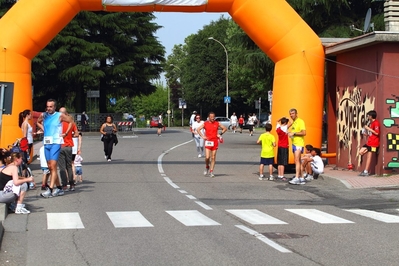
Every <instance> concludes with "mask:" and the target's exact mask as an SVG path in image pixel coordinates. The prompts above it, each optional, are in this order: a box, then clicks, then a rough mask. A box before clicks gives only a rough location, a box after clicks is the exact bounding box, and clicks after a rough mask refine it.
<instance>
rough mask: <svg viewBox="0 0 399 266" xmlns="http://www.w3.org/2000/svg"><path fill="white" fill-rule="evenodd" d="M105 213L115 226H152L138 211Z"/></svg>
mask: <svg viewBox="0 0 399 266" xmlns="http://www.w3.org/2000/svg"><path fill="white" fill-rule="evenodd" d="M107 215H108V217H109V219H110V220H111V222H112V223H113V225H114V226H115V227H116V228H127V227H154V226H153V225H152V224H151V223H150V222H149V221H148V220H147V219H146V218H145V217H144V216H143V215H142V214H141V213H140V212H138V211H131V212H107Z"/></svg>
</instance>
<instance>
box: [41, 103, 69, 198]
mask: <svg viewBox="0 0 399 266" xmlns="http://www.w3.org/2000/svg"><path fill="white" fill-rule="evenodd" d="M55 110H56V102H55V100H53V99H49V100H47V104H46V112H44V113H42V114H41V115H40V116H39V118H38V119H37V125H38V126H39V127H40V128H41V129H42V130H43V133H44V136H43V145H44V153H45V155H46V160H47V165H48V168H49V170H50V175H51V176H50V186H49V187H48V188H47V190H46V191H45V192H43V193H41V194H40V196H42V197H44V198H51V197H53V196H61V195H63V190H62V186H61V184H60V180H59V178H58V173H57V160H58V156H59V154H60V151H61V144H63V143H64V137H65V136H66V135H68V133H69V132H70V130H71V128H72V125H73V118H72V116H67V115H65V114H63V113H60V112H56V111H55ZM62 122H66V123H68V124H69V125H68V129H67V131H66V132H64V133H62ZM54 185H56V186H57V187H56V188H55V189H53V188H54Z"/></svg>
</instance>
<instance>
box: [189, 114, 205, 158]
mask: <svg viewBox="0 0 399 266" xmlns="http://www.w3.org/2000/svg"><path fill="white" fill-rule="evenodd" d="M203 124H204V121H202V120H201V116H200V115H196V116H195V121H194V122H193V123H192V125H191V127H192V132H193V134H194V141H195V146H196V147H197V153H198V158H201V157H204V156H205V154H204V139H203V138H201V136H200V135H199V134H198V132H197V128H199V127H200V126H202V125H203ZM202 134H204V130H203V129H202Z"/></svg>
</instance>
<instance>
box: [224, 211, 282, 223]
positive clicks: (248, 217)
mask: <svg viewBox="0 0 399 266" xmlns="http://www.w3.org/2000/svg"><path fill="white" fill-rule="evenodd" d="M226 211H227V212H229V213H231V214H233V215H235V216H237V217H238V218H240V219H242V220H244V221H246V222H248V223H250V224H254V225H255V224H287V223H286V222H283V221H281V220H279V219H277V218H274V217H272V216H270V215H268V214H266V213H263V212H261V211H258V210H253V209H252V210H226Z"/></svg>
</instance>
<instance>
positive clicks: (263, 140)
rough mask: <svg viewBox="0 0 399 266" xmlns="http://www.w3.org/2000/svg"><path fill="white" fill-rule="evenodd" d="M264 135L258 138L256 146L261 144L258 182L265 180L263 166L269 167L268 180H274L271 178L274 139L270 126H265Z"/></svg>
mask: <svg viewBox="0 0 399 266" xmlns="http://www.w3.org/2000/svg"><path fill="white" fill-rule="evenodd" d="M265 130H266V133H263V134H262V135H260V136H259V139H258V141H257V142H256V143H257V144H262V150H261V153H260V165H259V180H266V179H265V178H264V176H263V167H264V165H268V166H269V175H270V176H269V180H274V177H273V163H274V147H276V139H275V138H274V136H273V135H272V134H270V131H271V130H272V125H271V124H266V125H265Z"/></svg>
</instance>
